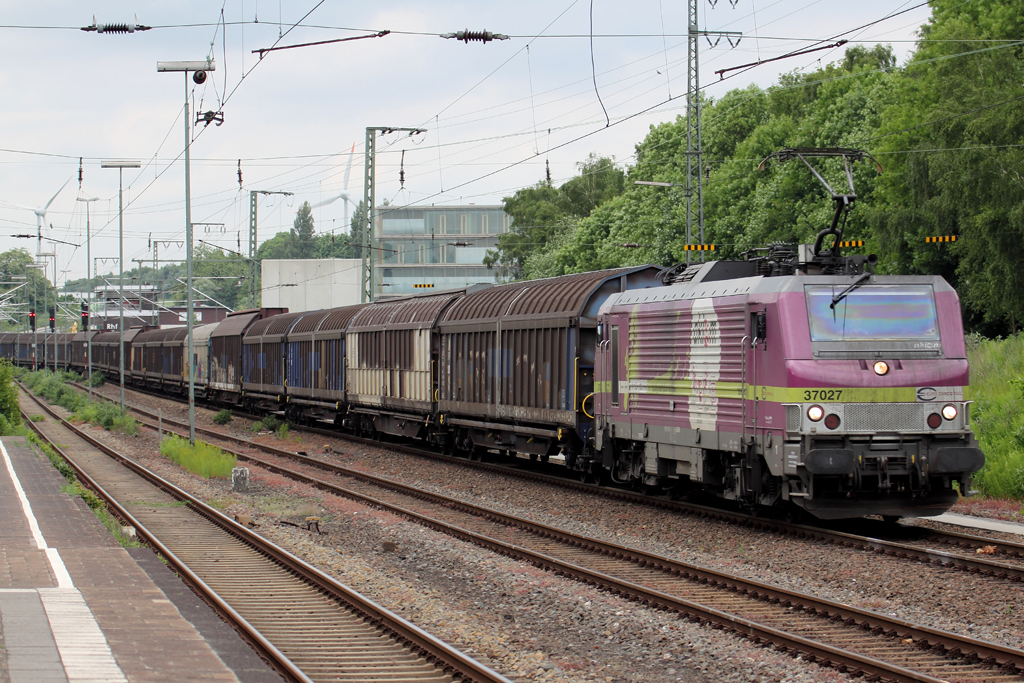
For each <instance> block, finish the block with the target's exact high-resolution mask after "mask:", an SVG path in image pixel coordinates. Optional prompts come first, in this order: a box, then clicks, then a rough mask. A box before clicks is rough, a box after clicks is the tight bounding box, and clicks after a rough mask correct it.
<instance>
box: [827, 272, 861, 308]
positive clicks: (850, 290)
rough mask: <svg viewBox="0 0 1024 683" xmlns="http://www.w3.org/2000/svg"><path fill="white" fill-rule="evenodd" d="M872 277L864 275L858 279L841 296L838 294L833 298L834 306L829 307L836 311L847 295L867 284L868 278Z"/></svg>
mask: <svg viewBox="0 0 1024 683" xmlns="http://www.w3.org/2000/svg"><path fill="white" fill-rule="evenodd" d="M870 277H871V273H864V274H863V275H861V276H860V277H859V278H857V281H856V282H854V283H853V284H852V285H850V286H849V287H847V288H846V289H844V290H843V291H841V292H839V294H836V295H835V296H834V297H832V304H831V305H830V306H829V308H831V309H832V310H833V311H835V310H836V304H837V303H839V302H840V301H842V300H843V299H845V298H846V295H847V294H849V293H850V292H852V291H853V290H855V289H857V288H858V287H860V286H861V285H863V284H864V283H865V282H867V280H868V278H870Z"/></svg>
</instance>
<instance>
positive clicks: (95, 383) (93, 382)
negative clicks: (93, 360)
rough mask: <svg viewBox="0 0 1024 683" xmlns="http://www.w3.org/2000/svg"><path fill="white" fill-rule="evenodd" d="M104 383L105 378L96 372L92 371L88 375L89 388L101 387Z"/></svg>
mask: <svg viewBox="0 0 1024 683" xmlns="http://www.w3.org/2000/svg"><path fill="white" fill-rule="evenodd" d="M106 382H107V378H106V377H105V376H104V375H103V373H102V372H100V371H98V370H95V371H93V373H92V374H91V375H89V386H91V387H92V388H94V389H95V388H96V387H102V386H103V385H104V384H106Z"/></svg>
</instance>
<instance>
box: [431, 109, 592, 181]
mask: <svg viewBox="0 0 1024 683" xmlns="http://www.w3.org/2000/svg"><path fill="white" fill-rule="evenodd" d="M579 125H587V123H583V124H579ZM455 144H458V143H455ZM535 144H536V143H535ZM438 156H439V159H440V148H439V149H438ZM439 166H440V161H439ZM439 170H440V169H439ZM445 190H447V188H445Z"/></svg>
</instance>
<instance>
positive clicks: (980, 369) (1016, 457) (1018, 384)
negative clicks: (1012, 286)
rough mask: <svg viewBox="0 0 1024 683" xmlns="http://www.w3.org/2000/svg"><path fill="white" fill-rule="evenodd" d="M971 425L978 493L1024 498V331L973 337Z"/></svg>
mask: <svg viewBox="0 0 1024 683" xmlns="http://www.w3.org/2000/svg"><path fill="white" fill-rule="evenodd" d="M968 359H969V361H970V366H971V395H972V398H973V399H974V401H975V402H974V404H973V405H972V406H971V413H970V416H971V426H972V427H973V428H974V430H975V432H976V433H977V435H978V440H979V442H980V443H981V448H982V450H983V451H984V452H985V467H983V468H982V470H981V471H980V472H979V473H978V474H977V475H976V476H975V479H974V482H975V485H976V486H977V487H978V489H979V490H981V491H982V492H983V493H985V494H986V495H989V496H993V497H997V498H1016V499H1024V334H1018V335H1015V336H1012V337H1009V338H1007V339H995V340H972V343H971V344H970V345H969V346H968Z"/></svg>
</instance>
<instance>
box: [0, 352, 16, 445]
mask: <svg viewBox="0 0 1024 683" xmlns="http://www.w3.org/2000/svg"><path fill="white" fill-rule="evenodd" d="M0 415H2V416H3V418H4V421H5V422H6V423H7V425H8V429H10V427H11V426H14V427H17V426H18V425H20V424H21V406H20V404H19V403H18V389H17V388H16V387H15V386H14V366H13V365H11V363H10V361H8V360H0ZM2 428H3V425H0V429H2Z"/></svg>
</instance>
